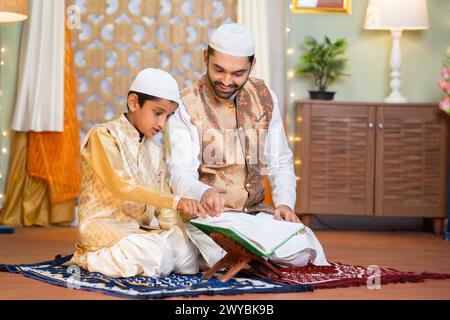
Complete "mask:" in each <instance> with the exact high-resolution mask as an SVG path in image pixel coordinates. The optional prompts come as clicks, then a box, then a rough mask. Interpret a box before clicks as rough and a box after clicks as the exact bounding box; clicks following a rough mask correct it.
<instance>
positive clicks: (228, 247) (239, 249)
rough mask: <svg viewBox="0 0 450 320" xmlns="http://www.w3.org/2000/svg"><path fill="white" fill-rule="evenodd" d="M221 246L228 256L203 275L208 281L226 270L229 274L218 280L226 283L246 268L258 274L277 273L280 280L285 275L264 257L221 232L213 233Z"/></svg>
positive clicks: (213, 236) (213, 237) (212, 235)
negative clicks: (218, 272)
mask: <svg viewBox="0 0 450 320" xmlns="http://www.w3.org/2000/svg"><path fill="white" fill-rule="evenodd" d="M209 236H210V237H211V238H212V239H213V240H214V241H215V242H216V243H217V244H218V245H219V246H221V247H222V248H223V249H224V250H225V251H226V252H227V254H226V255H225V256H224V257H223V258H222V259H220V260H219V261H218V262H217V263H216V264H215V265H213V266H212V267H211V269H209V270H208V271H206V272H205V274H204V275H203V279H205V280H208V279H209V278H211V277H212V276H213V275H214V274H215V273H216V272H217V271H219V270H220V269H222V268H225V269H226V270H227V272H226V273H225V275H224V276H222V277H221V278H219V279H218V280H219V281H221V282H225V281H228V280H230V279H231V278H233V277H234V276H235V275H236V274H237V273H238V272H239V271H241V270H242V269H245V268H250V269H254V270H255V271H256V272H257V273H258V274H263V275H265V274H267V273H268V272H273V273H275V274H276V275H277V276H278V277H279V278H282V277H283V274H282V273H281V272H280V271H279V270H278V269H277V268H276V267H275V266H274V265H273V264H272V263H270V262H269V261H266V260H264V259H263V258H262V257H260V256H257V255H255V254H253V253H251V252H250V251H248V250H247V249H246V248H244V247H243V246H241V245H240V244H239V243H237V242H236V241H234V240H233V239H231V238H229V237H227V236H226V235H223V234H221V233H219V232H211V234H210V235H209Z"/></svg>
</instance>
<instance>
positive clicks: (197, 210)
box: [177, 198, 207, 220]
mask: <svg viewBox="0 0 450 320" xmlns="http://www.w3.org/2000/svg"><path fill="white" fill-rule="evenodd" d="M177 209H178V210H179V211H181V213H184V214H185V215H184V216H183V219H184V220H191V219H195V218H197V217H198V216H199V215H200V216H202V217H206V216H207V214H206V211H205V208H203V206H202V205H201V203H200V202H199V201H197V200H192V199H186V198H181V199H180V201H178V207H177ZM186 215H187V216H186Z"/></svg>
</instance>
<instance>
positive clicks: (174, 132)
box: [164, 103, 211, 200]
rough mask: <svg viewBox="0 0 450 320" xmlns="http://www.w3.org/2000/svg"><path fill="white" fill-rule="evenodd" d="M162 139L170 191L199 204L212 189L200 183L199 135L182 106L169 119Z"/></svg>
mask: <svg viewBox="0 0 450 320" xmlns="http://www.w3.org/2000/svg"><path fill="white" fill-rule="evenodd" d="M164 138H165V145H166V161H167V165H168V167H169V185H170V187H171V188H172V190H173V192H175V193H176V194H179V195H181V196H182V197H185V198H189V199H194V200H201V198H202V196H203V193H204V192H205V191H206V190H207V189H209V188H211V187H210V186H208V185H206V184H204V183H202V182H200V181H199V175H198V168H199V166H200V161H199V154H200V140H199V135H198V131H197V128H196V127H195V126H194V125H193V124H192V123H191V121H190V117H189V115H188V114H187V112H186V109H185V108H184V105H183V104H182V103H180V106H179V107H178V109H177V111H176V112H175V114H174V115H173V116H172V117H171V118H170V119H169V121H168V125H167V128H166V132H165V137H164Z"/></svg>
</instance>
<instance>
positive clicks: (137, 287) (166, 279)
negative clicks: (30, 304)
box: [0, 256, 313, 299]
mask: <svg viewBox="0 0 450 320" xmlns="http://www.w3.org/2000/svg"><path fill="white" fill-rule="evenodd" d="M71 258H72V256H65V257H61V256H56V257H55V259H54V260H51V261H46V262H42V263H36V264H23V265H0V271H6V272H12V273H19V274H22V275H24V276H26V277H29V278H32V279H36V280H40V281H44V282H46V283H49V284H53V285H57V286H62V287H67V288H70V289H78V290H89V291H97V292H101V293H105V294H109V295H113V296H118V297H122V298H132V299H159V298H167V297H181V296H184V297H195V296H199V295H238V294H244V293H280V292H305V291H313V286H312V285H303V284H290V283H279V282H275V281H273V280H271V279H263V278H260V277H254V276H253V277H245V276H240V275H238V276H236V277H234V278H233V279H231V280H230V281H227V282H220V281H218V280H217V279H216V278H211V279H209V280H203V279H202V273H198V274H195V275H179V274H175V273H171V274H170V275H168V276H163V277H158V278H150V277H142V276H137V277H129V278H112V277H108V276H105V275H103V274H101V273H97V272H88V271H85V270H83V269H80V268H77V267H74V266H72V267H70V266H66V265H64V263H66V262H68V261H69V260H70V259H71Z"/></svg>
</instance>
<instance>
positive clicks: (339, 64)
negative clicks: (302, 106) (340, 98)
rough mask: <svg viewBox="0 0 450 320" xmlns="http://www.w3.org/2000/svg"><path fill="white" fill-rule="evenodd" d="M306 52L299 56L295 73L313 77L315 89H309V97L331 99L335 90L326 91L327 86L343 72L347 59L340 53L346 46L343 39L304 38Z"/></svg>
mask: <svg viewBox="0 0 450 320" xmlns="http://www.w3.org/2000/svg"><path fill="white" fill-rule="evenodd" d="M304 43H305V46H306V48H307V52H306V53H305V54H304V55H302V56H301V57H300V65H299V67H298V68H297V70H296V75H303V74H307V73H309V74H311V75H312V76H313V78H314V84H315V86H316V87H317V90H316V91H309V97H310V99H313V100H333V98H334V94H335V92H329V91H327V88H328V86H329V85H330V84H332V83H333V82H334V81H336V79H337V78H338V77H340V76H344V75H348V74H346V73H344V71H345V68H346V64H347V59H346V58H344V57H343V56H342V55H343V54H344V53H345V49H346V48H347V41H346V40H345V39H342V38H341V39H338V40H336V42H332V41H331V40H330V39H329V38H328V37H325V38H324V41H323V42H319V41H317V40H316V39H315V38H314V37H311V36H309V37H306V38H305V42H304Z"/></svg>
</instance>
